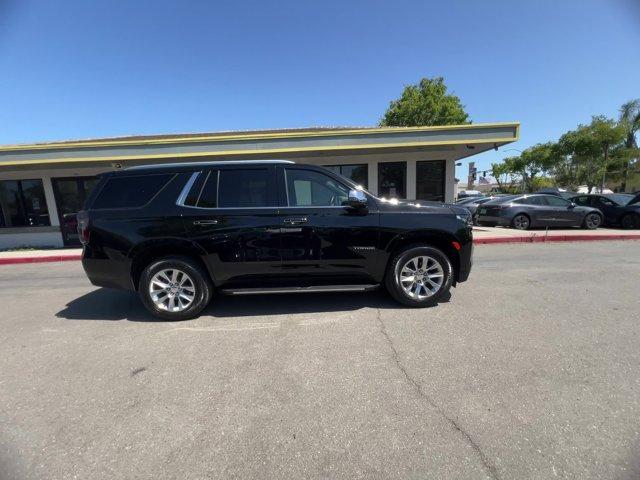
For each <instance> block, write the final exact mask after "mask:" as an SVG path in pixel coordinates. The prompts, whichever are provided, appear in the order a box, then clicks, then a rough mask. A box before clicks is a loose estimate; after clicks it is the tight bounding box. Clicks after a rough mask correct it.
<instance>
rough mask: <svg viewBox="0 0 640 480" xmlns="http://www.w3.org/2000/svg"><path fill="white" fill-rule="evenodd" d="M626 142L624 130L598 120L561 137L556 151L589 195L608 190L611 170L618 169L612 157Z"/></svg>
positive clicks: (580, 126)
mask: <svg viewBox="0 0 640 480" xmlns="http://www.w3.org/2000/svg"><path fill="white" fill-rule="evenodd" d="M623 139H624V127H623V126H622V125H620V124H618V123H617V122H615V121H614V120H611V119H609V118H606V117H603V116H595V117H593V118H592V120H591V123H590V124H589V125H578V128H576V129H575V130H572V131H569V132H567V133H565V134H564V135H562V136H561V137H560V140H559V141H558V147H557V149H556V150H555V151H556V152H557V153H558V154H559V155H562V156H565V157H566V160H567V161H568V162H569V164H570V167H571V168H570V172H571V174H572V175H573V177H574V178H575V180H577V182H578V183H579V184H586V185H587V188H588V189H589V192H591V190H593V188H594V187H595V186H597V185H600V188H604V187H605V183H606V174H607V170H611V169H615V164H614V162H612V161H611V160H612V158H618V157H617V156H616V157H612V155H611V153H612V151H614V150H615V149H617V148H618V147H619V145H620V143H621V142H622V141H623Z"/></svg>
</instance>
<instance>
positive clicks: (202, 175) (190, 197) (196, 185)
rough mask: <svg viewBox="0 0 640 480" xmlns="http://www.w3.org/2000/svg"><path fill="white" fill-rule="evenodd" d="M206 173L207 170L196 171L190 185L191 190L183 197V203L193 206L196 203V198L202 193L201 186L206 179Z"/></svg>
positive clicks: (207, 173)
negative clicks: (195, 175)
mask: <svg viewBox="0 0 640 480" xmlns="http://www.w3.org/2000/svg"><path fill="white" fill-rule="evenodd" d="M208 175H209V172H198V176H197V177H196V179H195V181H194V182H193V185H191V190H189V193H188V194H187V197H186V198H185V199H184V204H185V205H189V206H191V207H195V206H196V205H197V204H198V199H199V198H200V194H201V193H202V187H203V186H204V182H205V181H206V180H207V177H208ZM189 178H191V177H189ZM187 181H188V180H187Z"/></svg>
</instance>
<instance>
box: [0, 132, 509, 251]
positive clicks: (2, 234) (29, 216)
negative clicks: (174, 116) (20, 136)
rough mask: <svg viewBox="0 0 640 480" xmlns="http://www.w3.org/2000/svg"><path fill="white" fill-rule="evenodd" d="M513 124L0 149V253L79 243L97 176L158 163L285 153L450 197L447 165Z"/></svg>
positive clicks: (373, 183) (407, 195)
mask: <svg viewBox="0 0 640 480" xmlns="http://www.w3.org/2000/svg"><path fill="white" fill-rule="evenodd" d="M518 136H519V124H518V123H491V124H470V125H448V126H442V127H382V128H305V129H291V130H261V131H246V132H221V133H203V134H177V135H154V136H131V137H118V138H105V139H94V140H78V141H63V142H51V143H35V144H30V145H6V146H0V207H1V212H0V250H2V249H7V248H17V247H62V246H75V245H78V237H77V233H76V231H75V214H76V212H77V211H78V210H80V209H81V208H82V205H83V203H84V201H85V199H86V198H87V196H88V194H89V192H90V191H91V189H92V188H93V186H94V185H95V184H96V182H97V178H96V175H98V174H99V173H102V172H107V171H111V170H117V169H120V168H127V167H130V166H134V165H144V164H153V163H165V162H172V163H174V162H183V161H184V162H187V161H188V162H198V161H203V162H204V161H214V160H237V161H242V160H255V159H287V160H293V161H295V162H297V163H309V164H314V165H323V166H326V167H327V168H330V169H332V170H333V171H335V172H338V173H340V174H342V175H344V176H346V177H349V178H351V179H353V180H354V181H355V182H357V183H358V184H360V185H362V186H364V187H365V188H367V189H368V190H369V191H370V192H371V193H373V194H374V195H377V196H380V197H386V198H392V197H395V198H401V199H410V200H433V201H440V202H452V201H453V200H454V195H455V192H454V189H455V183H454V181H455V180H454V173H455V163H456V162H457V161H458V160H460V159H463V158H466V157H469V156H471V155H476V154H478V153H481V152H484V151H487V150H490V149H494V148H495V149H497V148H499V147H501V146H503V145H506V144H508V143H511V142H514V141H516V140H518Z"/></svg>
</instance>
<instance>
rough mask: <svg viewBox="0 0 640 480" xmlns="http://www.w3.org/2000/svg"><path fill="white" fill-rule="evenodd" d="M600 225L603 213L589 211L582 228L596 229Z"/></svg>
mask: <svg viewBox="0 0 640 480" xmlns="http://www.w3.org/2000/svg"><path fill="white" fill-rule="evenodd" d="M600 225H602V215H600V214H599V213H596V212H589V213H587V214H586V215H585V216H584V219H583V220H582V228H586V229H587V230H595V229H596V228H598V227H599V226H600Z"/></svg>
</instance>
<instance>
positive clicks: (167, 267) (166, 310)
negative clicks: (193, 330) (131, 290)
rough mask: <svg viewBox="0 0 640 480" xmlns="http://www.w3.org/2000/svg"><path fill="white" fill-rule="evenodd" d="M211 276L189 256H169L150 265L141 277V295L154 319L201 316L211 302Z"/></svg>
mask: <svg viewBox="0 0 640 480" xmlns="http://www.w3.org/2000/svg"><path fill="white" fill-rule="evenodd" d="M212 290H213V288H212V285H211V281H210V280H209V275H208V274H207V272H205V271H204V269H203V268H202V267H201V266H200V264H198V263H197V262H196V261H195V260H193V259H191V258H188V257H165V258H161V259H159V260H155V261H153V262H152V263H150V264H149V265H148V266H147V267H146V268H145V269H144V271H143V272H142V275H141V276H140V284H139V286H138V293H139V294H140V298H141V299H142V303H143V304H144V306H145V307H146V308H147V310H149V311H150V312H151V313H152V314H153V315H154V316H156V317H158V318H161V319H163V320H186V319H188V318H193V317H195V316H196V315H198V314H199V313H200V312H201V311H202V310H203V309H204V308H205V307H206V306H207V305H208V304H209V301H210V300H211V293H212Z"/></svg>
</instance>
